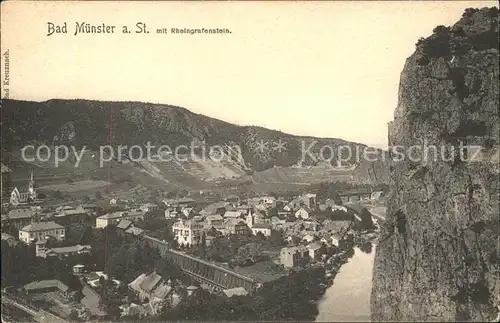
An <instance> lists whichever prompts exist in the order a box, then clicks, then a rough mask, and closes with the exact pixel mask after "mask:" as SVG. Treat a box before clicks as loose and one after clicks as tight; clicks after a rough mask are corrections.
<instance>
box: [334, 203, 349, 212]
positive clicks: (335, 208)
mask: <svg viewBox="0 0 500 323" xmlns="http://www.w3.org/2000/svg"><path fill="white" fill-rule="evenodd" d="M330 208H331V209H332V212H335V211H342V212H347V208H346V207H345V206H342V205H337V204H334V205H330Z"/></svg>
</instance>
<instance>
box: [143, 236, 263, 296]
mask: <svg viewBox="0 0 500 323" xmlns="http://www.w3.org/2000/svg"><path fill="white" fill-rule="evenodd" d="M144 239H145V240H146V241H147V243H148V244H149V245H150V246H151V247H153V248H157V249H158V250H159V251H160V253H161V254H162V255H164V257H166V258H167V259H169V260H171V261H172V262H173V263H174V264H176V265H178V266H179V267H180V268H181V270H182V271H183V272H184V273H185V274H187V275H189V276H190V277H192V278H193V279H195V280H197V281H199V282H200V283H205V284H207V285H209V286H210V287H211V288H212V289H214V290H216V291H222V290H224V289H231V288H235V287H243V288H245V290H246V291H247V292H249V293H250V292H253V291H254V290H255V289H256V288H257V287H258V285H259V284H258V282H256V281H255V280H253V279H252V278H249V277H246V276H243V275H240V274H238V273H236V272H234V271H232V270H229V269H226V268H223V267H220V266H217V265H215V264H212V263H210V262H208V261H205V260H202V259H199V258H196V257H193V256H190V255H187V254H185V253H183V252H180V251H177V250H172V249H169V248H168V243H167V242H165V241H162V240H158V239H156V238H153V237H150V236H144Z"/></svg>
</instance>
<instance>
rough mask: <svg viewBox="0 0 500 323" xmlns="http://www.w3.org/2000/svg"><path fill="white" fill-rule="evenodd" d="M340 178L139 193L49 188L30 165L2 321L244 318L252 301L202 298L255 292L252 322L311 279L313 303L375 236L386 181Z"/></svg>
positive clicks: (13, 221) (17, 206)
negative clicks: (351, 183) (276, 186)
mask: <svg viewBox="0 0 500 323" xmlns="http://www.w3.org/2000/svg"><path fill="white" fill-rule="evenodd" d="M4 171H5V172H8V171H10V170H8V167H6V166H4V165H2V172H4ZM72 185H78V182H76V183H73V184H72ZM344 186H345V185H344ZM339 187H342V185H339V184H336V183H321V184H318V185H311V186H310V187H307V189H304V190H301V191H298V192H290V193H288V194H284V193H280V194H276V193H271V192H269V194H265V195H256V194H253V195H254V196H242V195H241V194H240V195H238V194H237V192H236V193H227V194H220V193H217V192H216V193H214V192H203V191H191V192H168V193H165V192H157V191H152V192H151V193H150V196H149V197H147V198H146V197H143V198H142V199H139V198H134V199H131V200H128V199H123V198H120V197H116V196H114V195H113V193H111V192H109V194H102V193H101V192H100V191H99V192H97V191H96V193H95V195H94V196H84V197H82V198H80V199H78V198H64V195H63V194H61V192H55V193H54V192H52V193H51V192H48V191H47V192H45V191H44V192H43V193H41V192H39V191H38V190H37V185H36V176H34V174H33V172H31V174H30V176H29V180H28V182H27V183H26V184H25V187H19V188H18V187H14V188H13V189H12V191H11V192H10V198H9V199H4V200H7V201H8V202H6V203H4V205H2V218H1V219H2V220H1V221H2V305H3V307H4V308H5V310H4V311H3V313H2V318H3V320H4V321H7V322H8V321H10V320H13V321H16V320H21V321H23V320H30V321H33V320H34V321H38V322H54V321H57V322H59V321H61V322H64V321H88V320H126V319H135V320H138V319H145V320H153V319H161V320H175V319H196V315H197V314H196V313H198V314H199V315H200V318H202V319H203V318H205V319H208V318H210V319H230V318H235V319H241V318H242V315H243V314H242V313H241V312H244V311H245V310H243V309H241V311H240V312H238V314H235V313H225V314H224V313H222V314H217V313H215V310H214V312H212V313H211V314H210V313H206V312H203V313H202V314H200V311H201V310H202V309H203V308H204V306H202V305H200V304H208V303H207V302H212V303H213V304H219V306H222V305H220V304H226V303H224V302H232V304H233V305H232V306H231V307H232V308H234V306H235V305H234V304H240V303H241V302H243V303H245V301H243V300H242V299H245V297H250V298H249V299H248V300H250V299H252V300H253V301H252V305H251V306H253V310H252V311H254V312H253V313H252V314H248V313H247V314H245V315H248V318H249V319H259V320H267V319H286V318H287V317H285V316H283V315H287V314H285V313H284V312H283V311H284V309H283V308H281V309H280V308H275V309H273V310H269V309H267V312H266V310H263V309H259V306H260V307H262V306H263V305H262V304H256V302H258V300H259V299H261V298H263V299H264V302H273V301H276V302H278V301H279V302H280V304H281V305H280V306H294V304H293V302H292V301H284V300H283V297H284V296H285V295H284V294H283V291H281V290H280V289H278V288H284V287H283V286H288V288H296V289H297V290H296V292H297V293H298V292H299V290H300V292H301V293H302V289H304V287H305V285H304V284H311V288H310V289H309V291H308V292H304V293H305V294H307V293H314V295H309V296H308V297H309V299H308V300H305V299H304V300H301V301H302V302H304V303H306V304H307V303H310V299H313V300H314V299H315V298H318V297H320V295H321V294H322V293H323V292H324V290H325V289H326V288H327V287H328V285H329V284H331V283H332V281H333V279H334V277H335V274H336V273H337V271H338V270H339V268H340V267H341V266H342V264H343V263H345V262H347V261H348V259H349V257H350V256H352V254H353V248H354V247H357V248H359V249H361V250H364V251H366V252H368V253H370V252H371V248H372V243H376V239H377V237H378V233H379V229H380V223H382V222H383V221H384V210H385V207H384V195H385V188H384V187H366V186H364V187H361V188H356V187H352V188H351V189H344V190H340V189H339ZM245 195H247V194H245ZM143 196H146V195H143ZM290 281H293V282H296V283H297V284H298V285H296V286H295V287H294V286H292V287H290V286H289V285H290ZM300 282H302V283H300ZM273 295H274V296H273ZM280 295H281V296H280ZM277 296H280V298H279V299H278V300H276V299H274V298H276V297H277ZM304 297H306V296H304ZM238 299H240V300H239V301H238ZM204 302H205V303H204ZM221 302H222V303H221ZM234 302H236V303H234ZM260 302H262V301H260ZM295 302H296V301H295ZM247 303H248V302H247ZM288 303H292V304H288ZM283 304H285V305H283ZM295 305H297V304H295ZM245 306H250V305H248V304H246V305H245ZM313 306H314V305H313ZM213 308H217V307H216V306H215V305H214V306H213ZM224 308H225V311H228V308H229V307H227V306H224ZM282 312H283V313H282ZM306 312H307V311H304V314H302V315H306ZM221 315H222V316H221ZM224 315H225V316H224ZM290 315H291V314H290ZM297 315H299V314H296V315H294V316H290V317H295V318H297V317H300V315H299V316H297ZM243 317H244V315H243ZM9 318H10V319H9ZM303 318H304V319H307V317H306V316H304V317H303Z"/></svg>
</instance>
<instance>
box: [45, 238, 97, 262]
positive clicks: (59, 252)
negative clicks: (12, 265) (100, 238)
mask: <svg viewBox="0 0 500 323" xmlns="http://www.w3.org/2000/svg"><path fill="white" fill-rule="evenodd" d="M91 252H92V246H90V245H83V246H82V245H76V246H69V247H59V248H46V247H45V241H38V242H37V244H36V256H37V257H41V258H47V257H58V258H59V259H61V258H64V257H69V256H75V255H88V254H90V253H91Z"/></svg>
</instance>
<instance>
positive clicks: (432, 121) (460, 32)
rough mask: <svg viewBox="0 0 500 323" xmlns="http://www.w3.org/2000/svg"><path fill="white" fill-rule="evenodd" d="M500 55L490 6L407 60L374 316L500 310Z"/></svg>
mask: <svg viewBox="0 0 500 323" xmlns="http://www.w3.org/2000/svg"><path fill="white" fill-rule="evenodd" d="M498 59H499V51H498V10H497V9H496V8H491V9H490V8H483V9H481V10H474V9H467V10H466V12H465V13H464V16H463V17H462V19H461V20H460V21H459V22H458V23H457V24H455V25H454V26H453V27H451V28H446V27H444V26H439V27H437V28H436V29H435V30H434V34H433V35H432V36H430V37H428V38H427V39H421V40H419V42H418V43H417V50H416V52H415V53H414V54H413V55H412V56H411V57H409V58H408V59H407V61H406V64H405V67H404V70H403V72H402V74H401V81H400V88H399V102H398V106H397V108H396V111H395V115H394V121H393V122H391V123H390V124H389V144H390V146H392V147H393V149H392V151H391V155H392V157H393V158H392V159H393V160H392V162H391V166H390V186H391V191H390V194H389V197H388V201H387V203H388V212H387V215H388V221H387V223H386V226H385V228H384V230H383V233H382V236H381V238H380V243H379V246H378V247H377V251H376V256H375V265H374V275H373V290H372V300H371V310H372V320H373V321H414V320H426V321H435V320H444V321H482V320H489V321H491V320H493V319H495V317H496V316H497V313H498V309H497V306H498V305H500V299H499V295H500V269H499V252H500V242H499V233H500V216H499V182H498V179H499V166H498V163H499V161H498V146H499V125H500V122H499V98H498V96H499V89H498V78H499V66H498ZM434 147H435V148H434ZM465 147H467V148H465ZM435 149H436V150H435ZM425 152H427V153H425ZM401 153H404V157H402V154H401Z"/></svg>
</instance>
